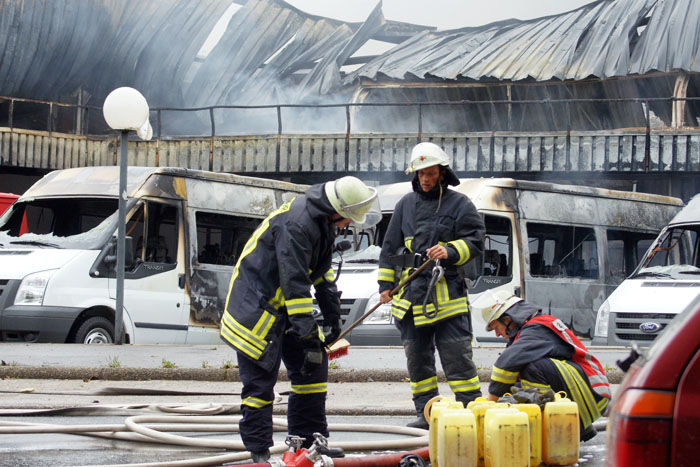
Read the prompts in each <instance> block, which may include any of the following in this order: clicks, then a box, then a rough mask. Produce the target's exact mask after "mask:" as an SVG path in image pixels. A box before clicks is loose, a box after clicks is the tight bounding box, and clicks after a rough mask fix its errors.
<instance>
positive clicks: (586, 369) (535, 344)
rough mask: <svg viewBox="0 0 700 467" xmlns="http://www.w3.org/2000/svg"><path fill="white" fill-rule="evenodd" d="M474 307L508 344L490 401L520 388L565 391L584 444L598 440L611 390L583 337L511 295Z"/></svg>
mask: <svg viewBox="0 0 700 467" xmlns="http://www.w3.org/2000/svg"><path fill="white" fill-rule="evenodd" d="M472 305H473V307H472V308H473V309H474V310H475V311H476V312H481V315H482V316H483V317H484V321H485V322H486V330H487V331H495V332H496V335H498V336H501V337H503V338H505V339H506V340H507V341H508V344H507V346H506V349H505V350H504V351H503V352H501V355H500V356H499V357H498V359H496V362H495V363H494V365H493V368H492V371H491V382H490V383H489V395H488V397H489V399H490V400H498V399H499V398H500V397H502V396H503V395H504V394H506V393H516V394H517V391H518V390H519V389H521V388H524V389H528V388H537V390H538V391H539V392H540V393H544V392H546V391H547V390H549V389H551V390H552V391H554V392H559V391H564V392H565V393H566V394H567V396H568V397H569V398H571V400H573V401H574V402H576V404H577V405H578V411H579V422H580V430H579V436H580V438H581V440H582V441H587V440H589V439H591V438H593V437H594V436H595V434H596V430H595V428H594V427H593V422H594V421H595V420H596V419H597V418H599V417H600V416H601V415H602V414H604V413H605V411H606V408H607V406H608V402H609V401H610V385H609V384H608V379H607V376H606V374H605V369H604V368H603V365H601V364H600V362H599V361H598V359H596V358H595V357H594V356H593V355H592V354H591V353H590V351H589V350H588V349H587V348H586V346H585V345H583V343H582V342H581V341H580V340H579V339H578V337H576V336H575V335H574V333H573V332H572V331H571V330H570V329H569V328H568V327H567V326H566V325H565V324H564V323H563V322H562V320H560V319H559V318H557V317H555V316H551V315H543V314H542V310H540V309H538V308H536V307H534V306H533V305H531V304H529V303H527V302H525V301H523V299H522V298H520V297H517V296H515V295H513V294H512V293H510V292H509V291H507V290H500V291H497V292H493V291H486V292H484V293H482V295H480V296H479V298H478V299H477V300H475V301H474V303H473V304H472ZM531 390H533V391H534V389H531Z"/></svg>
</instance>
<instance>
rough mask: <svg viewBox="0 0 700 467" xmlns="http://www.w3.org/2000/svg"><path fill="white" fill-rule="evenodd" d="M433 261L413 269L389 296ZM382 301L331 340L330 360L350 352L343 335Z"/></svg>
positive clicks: (348, 343) (348, 344) (329, 348)
mask: <svg viewBox="0 0 700 467" xmlns="http://www.w3.org/2000/svg"><path fill="white" fill-rule="evenodd" d="M431 263H433V261H432V260H430V261H426V262H425V263H423V264H421V265H420V267H419V268H418V269H416V270H415V271H413V272H412V273H411V274H410V275H409V276H408V277H407V278H406V279H404V280H403V281H401V282H400V283H399V285H397V286H396V287H395V288H394V289H393V290H392V291H391V292H389V296H390V297H391V296H393V295H394V294H396V293H398V292H399V290H401V289H402V288H404V286H405V285H406V284H408V283H409V282H410V281H411V280H413V278H414V277H416V276H417V275H418V274H420V273H421V272H422V271H423V270H424V269H426V268H427V267H428V265H430V264H431ZM381 304H382V303H380V302H377V303H376V304H375V305H374V306H373V307H372V308H370V309H369V310H367V311H365V313H364V314H363V315H362V316H360V317H359V318H358V319H357V320H356V321H355V322H354V323H352V324H351V325H350V326H348V327H347V328H346V329H345V330H344V331H343V332H341V333H340V335H339V336H338V338H337V339H336V340H334V341H333V342H331V343H330V344H329V345H328V346H326V352H327V353H328V360H334V359H336V358H340V357H342V356H344V355H347V354H348V348H349V347H350V342H348V341H347V339H343V337H345V336H347V335H348V333H349V332H350V331H352V330H353V329H355V328H356V327H357V326H358V325H359V324H360V323H362V321H364V320H365V318H367V317H368V316H369V315H371V314H372V313H374V312H375V311H376V310H377V308H379V306H380V305H381Z"/></svg>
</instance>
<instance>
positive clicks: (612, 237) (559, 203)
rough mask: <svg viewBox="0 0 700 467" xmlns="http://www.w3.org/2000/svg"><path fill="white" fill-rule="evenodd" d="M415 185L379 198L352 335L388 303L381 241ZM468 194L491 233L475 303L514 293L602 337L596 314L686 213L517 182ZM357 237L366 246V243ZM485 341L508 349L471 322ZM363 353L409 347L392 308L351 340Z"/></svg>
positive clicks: (358, 280) (473, 187) (352, 289)
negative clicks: (382, 289)
mask: <svg viewBox="0 0 700 467" xmlns="http://www.w3.org/2000/svg"><path fill="white" fill-rule="evenodd" d="M411 190H412V187H411V184H410V183H409V182H405V183H397V184H392V185H384V186H381V187H380V188H379V192H380V204H381V208H382V211H383V212H384V220H383V221H382V223H380V224H379V226H378V227H377V229H375V230H373V231H366V232H360V234H361V235H364V236H365V240H364V241H365V244H368V246H367V247H366V248H363V249H361V250H360V251H356V252H353V253H350V254H345V255H344V265H343V269H342V274H341V276H340V277H339V279H338V288H339V289H340V290H342V291H343V295H342V307H343V312H344V313H345V314H346V318H345V326H346V327H347V326H349V325H350V323H352V322H354V321H355V320H356V319H357V318H359V317H360V316H362V315H363V314H364V313H365V312H366V311H369V310H370V309H371V308H372V307H373V306H374V305H376V304H377V302H378V300H379V295H378V293H377V289H378V285H377V268H378V266H377V265H378V261H379V251H380V250H381V248H380V247H381V240H382V237H383V233H384V230H385V229H386V226H387V224H388V220H389V218H390V216H391V211H392V210H393V207H394V205H395V204H396V203H397V202H398V200H399V199H400V198H401V197H402V196H404V195H405V194H406V193H408V192H410V191H411ZM455 190H457V191H459V192H461V193H464V194H466V195H467V196H469V198H470V199H471V200H472V202H473V203H474V204H475V206H476V207H477V209H478V210H479V212H480V213H481V214H482V216H483V219H484V222H485V225H486V240H485V248H484V253H483V255H481V256H480V257H479V258H476V259H475V260H473V261H470V262H469V263H467V266H468V267H467V268H466V271H465V276H466V277H467V279H466V283H467V285H468V286H469V300H470V302H473V301H474V300H475V299H477V298H478V297H479V296H480V294H482V293H483V292H485V291H487V290H494V291H495V290H507V291H509V292H511V293H513V294H515V295H518V296H521V297H523V298H524V299H525V300H527V301H528V302H530V303H532V304H534V305H535V306H537V307H539V308H542V310H543V312H544V313H547V314H552V315H555V316H557V317H559V318H561V319H562V320H563V321H564V322H565V323H566V324H567V325H568V326H569V327H570V328H571V329H573V330H574V332H575V333H576V334H578V335H580V336H582V337H592V335H593V329H594V324H595V318H596V311H597V310H598V307H599V306H600V305H601V304H602V303H603V301H604V300H605V298H606V297H607V296H608V295H609V294H610V293H611V292H612V291H613V290H614V289H615V287H616V286H617V285H618V284H620V283H621V282H622V281H623V280H624V279H625V278H626V277H627V276H628V275H629V274H630V273H631V272H632V271H633V270H634V268H635V267H636V266H637V264H638V263H639V261H640V259H641V258H642V257H643V255H644V253H645V251H646V250H647V248H648V247H649V245H650V244H651V243H652V241H653V240H654V238H655V237H656V235H657V234H658V232H659V231H660V230H661V229H662V228H663V227H664V225H665V224H666V223H667V222H668V221H669V220H670V219H671V218H672V217H673V216H674V215H675V214H676V213H677V212H678V211H679V210H680V209H681V207H682V206H683V203H682V201H681V200H680V199H678V198H672V197H667V196H659V195H651V194H644V193H637V192H627V191H617V190H608V189H602V188H593V187H586V186H572V185H558V184H553V183H545V182H531V181H522V180H514V179H510V178H492V179H485V178H479V179H463V180H461V184H460V185H459V186H458V187H456V188H455ZM354 235H355V236H356V237H357V236H358V233H357V232H355V233H354ZM471 319H472V328H473V332H474V335H475V337H476V339H477V341H480V342H486V341H496V340H500V339H499V338H497V337H496V336H495V335H494V333H487V332H486V331H485V323H484V322H483V320H482V317H481V316H479V315H478V314H474V315H473V316H471ZM348 336H349V337H348V338H349V340H350V342H351V343H352V344H354V345H400V344H401V341H400V338H399V332H398V330H397V329H396V327H395V325H394V317H393V316H392V314H391V307H390V304H385V305H381V306H379V307H378V308H377V310H376V311H375V312H374V313H373V314H371V315H370V316H369V317H368V318H366V319H365V320H364V321H363V324H361V325H359V326H357V327H356V328H355V329H354V330H353V331H352V332H351V333H349V334H348Z"/></svg>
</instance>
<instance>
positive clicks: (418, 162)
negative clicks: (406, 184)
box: [406, 143, 450, 175]
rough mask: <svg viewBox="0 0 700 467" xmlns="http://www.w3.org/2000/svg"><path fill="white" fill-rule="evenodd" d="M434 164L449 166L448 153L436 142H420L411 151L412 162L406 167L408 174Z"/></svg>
mask: <svg viewBox="0 0 700 467" xmlns="http://www.w3.org/2000/svg"><path fill="white" fill-rule="evenodd" d="M434 165H442V166H443V167H449V166H450V160H449V158H448V157H447V153H446V152H445V151H443V150H442V148H440V146H438V145H437V144H435V143H418V144H416V145H415V146H414V147H413V150H412V151H411V162H410V163H409V164H408V168H407V169H406V175H410V174H411V173H413V172H417V171H419V170H421V169H425V168H428V167H432V166H434Z"/></svg>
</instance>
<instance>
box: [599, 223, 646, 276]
mask: <svg viewBox="0 0 700 467" xmlns="http://www.w3.org/2000/svg"><path fill="white" fill-rule="evenodd" d="M607 237H608V271H607V272H608V276H609V278H610V279H611V280H612V281H613V282H614V283H616V284H620V283H621V282H622V281H623V280H625V279H626V278H627V277H628V276H629V275H630V274H632V271H634V269H635V268H636V267H637V264H639V262H640V261H641V260H642V258H643V257H644V253H646V251H647V250H648V249H649V246H650V245H651V243H652V242H653V241H654V238H655V236H654V234H651V233H645V232H630V231H625V230H608V231H607Z"/></svg>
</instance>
